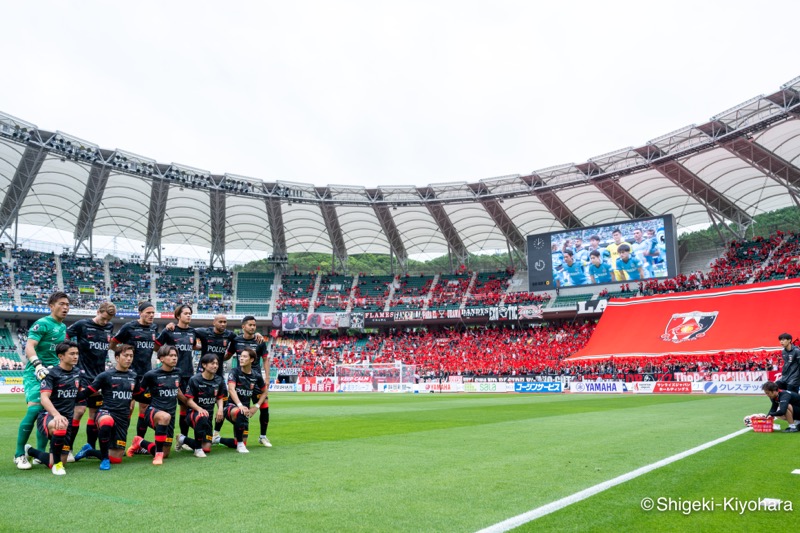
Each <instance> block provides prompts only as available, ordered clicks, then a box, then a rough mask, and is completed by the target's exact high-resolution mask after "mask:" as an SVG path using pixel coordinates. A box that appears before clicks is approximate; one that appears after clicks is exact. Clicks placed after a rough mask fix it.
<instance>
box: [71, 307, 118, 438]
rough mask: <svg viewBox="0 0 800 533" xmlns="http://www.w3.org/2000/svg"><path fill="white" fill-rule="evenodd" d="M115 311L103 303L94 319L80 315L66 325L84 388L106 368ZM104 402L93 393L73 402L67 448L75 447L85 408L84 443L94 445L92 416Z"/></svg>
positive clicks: (95, 436) (93, 417) (94, 431)
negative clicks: (86, 417)
mask: <svg viewBox="0 0 800 533" xmlns="http://www.w3.org/2000/svg"><path fill="white" fill-rule="evenodd" d="M116 314H117V308H116V306H115V305H114V304H113V303H111V302H103V303H101V304H100V307H98V308H97V315H96V316H95V317H94V318H83V319H81V320H78V321H77V322H75V323H74V324H72V325H71V326H70V327H68V328H67V338H68V339H69V340H71V341H75V342H76V343H78V351H79V352H80V358H79V359H78V366H79V367H80V369H81V370H83V374H82V378H83V380H84V381H83V383H81V387H82V388H84V389H85V388H86V387H87V386H89V384H90V383H91V382H92V381H94V378H96V377H97V376H98V375H99V374H100V373H102V372H105V370H106V359H108V345H109V343H110V342H111V332H112V330H113V329H114V326H113V325H112V324H111V319H113V318H114V316H115V315H116ZM101 405H103V398H102V396H100V395H97V394H94V395H92V396H89V397H88V398H86V399H85V400H84V401H79V402H78V403H77V404H76V405H75V414H74V415H73V419H72V427H71V428H70V432H69V448H68V449H69V450H72V449H73V448H74V446H75V437H76V436H77V435H78V430H79V429H80V425H81V418H83V413H84V412H86V408H87V407H88V408H89V420H87V421H86V442H87V443H88V444H90V445H91V447H92V448H94V447H95V446H96V444H97V426H96V425H95V416H96V415H97V409H98V408H99V407H100V406H101Z"/></svg>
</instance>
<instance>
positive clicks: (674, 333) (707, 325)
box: [661, 311, 719, 343]
mask: <svg viewBox="0 0 800 533" xmlns="http://www.w3.org/2000/svg"><path fill="white" fill-rule="evenodd" d="M717 315H719V311H710V312H705V313H704V312H702V311H691V312H689V313H675V314H674V315H672V318H670V319H669V322H668V323H667V326H666V327H665V328H664V334H663V335H661V340H663V341H667V342H674V343H679V342H685V341H693V340H697V339H700V338H703V337H705V336H706V332H707V331H708V330H709V329H711V326H713V325H714V322H716V320H717Z"/></svg>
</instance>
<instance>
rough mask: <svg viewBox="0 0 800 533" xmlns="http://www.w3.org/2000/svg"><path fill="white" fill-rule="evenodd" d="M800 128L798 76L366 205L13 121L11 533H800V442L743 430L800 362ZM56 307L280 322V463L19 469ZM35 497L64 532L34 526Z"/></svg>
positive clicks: (8, 213)
mask: <svg viewBox="0 0 800 533" xmlns="http://www.w3.org/2000/svg"><path fill="white" fill-rule="evenodd" d="M799 114H800V77H798V78H794V79H792V80H790V81H788V82H786V83H785V84H783V85H780V86H779V87H777V88H775V89H774V90H773V91H770V92H768V93H766V94H763V95H759V96H755V97H753V98H751V99H749V100H747V101H745V102H743V103H741V104H740V105H737V106H735V107H733V108H731V109H728V110H725V111H722V112H719V113H717V114H715V115H713V116H711V117H710V118H708V119H702V120H700V121H699V122H698V123H697V124H693V125H691V126H689V127H686V128H683V129H680V130H677V131H673V132H670V133H667V134H664V135H660V136H657V137H654V138H653V139H652V140H650V141H648V142H646V143H643V144H640V145H635V146H631V147H628V148H624V149H621V150H618V151H615V152H612V153H608V154H603V155H600V156H596V157H591V158H589V159H587V160H586V161H585V162H583V163H579V164H569V165H562V166H557V167H550V168H544V169H540V170H535V171H531V172H529V173H524V174H515V175H506V176H501V177H493V178H486V179H481V180H477V181H469V182H467V181H464V182H449V183H431V184H429V185H426V186H412V185H400V186H384V185H376V186H375V187H372V188H370V187H364V186H361V185H328V186H319V185H315V184H312V183H301V182H294V181H281V180H275V181H266V180H261V179H256V178H249V177H244V176H240V175H237V174H233V173H224V172H222V173H218V172H216V171H208V170H202V169H199V168H195V167H193V166H188V165H181V164H176V163H166V162H163V161H157V160H155V159H153V158H148V157H146V156H141V155H137V154H135V153H133V152H132V151H126V150H124V149H111V148H108V147H107V146H106V145H105V144H104V142H103V139H96V140H93V141H87V140H84V139H82V138H81V136H82V135H81V134H80V132H76V134H75V135H73V134H72V133H67V132H63V131H60V130H58V129H56V128H57V125H56V128H50V127H49V126H47V127H45V126H42V127H39V126H38V125H36V124H34V123H32V122H28V121H26V120H24V119H21V118H17V117H14V116H11V115H10V114H5V113H3V112H0V271H1V272H0V274H1V276H0V420H2V424H0V443H2V444H0V450H2V451H3V452H4V453H5V457H6V459H4V460H3V461H2V462H0V465H2V466H0V471H2V474H3V479H4V483H3V485H2V488H0V498H2V500H3V501H4V502H5V503H6V504H7V505H5V506H4V507H5V510H4V511H2V512H0V530H2V531H40V530H45V529H48V528H52V526H53V524H54V523H57V524H58V525H59V526H60V527H62V528H66V529H68V530H71V529H78V528H82V529H87V530H93V529H98V530H100V529H112V528H113V529H115V530H120V531H129V530H131V531H132V530H136V529H141V527H142V525H141V520H142V518H143V517H145V518H146V519H148V520H158V521H159V522H158V524H159V526H153V527H155V528H156V529H167V528H171V527H175V526H177V527H184V529H188V530H199V529H207V528H208V527H215V528H242V529H244V528H253V527H259V528H261V529H267V530H275V531H298V530H311V531H318V530H319V531H325V530H332V529H337V530H347V531H350V530H352V531H412V530H430V531H464V530H471V531H478V530H485V531H508V530H511V529H517V530H521V531H534V530H536V531H539V530H559V531H560V530H577V531H584V530H592V531H594V530H597V531H605V530H610V529H612V528H613V529H615V530H636V531H639V530H642V529H644V528H653V529H656V530H676V529H685V528H687V527H693V528H699V529H701V530H723V529H731V528H735V529H745V528H764V527H783V526H785V523H786V520H787V519H789V520H791V518H792V516H793V515H792V513H793V511H794V509H793V505H794V504H795V503H798V504H800V502H795V501H794V498H796V494H798V492H799V491H798V488H800V476H798V475H796V473H797V471H798V469H800V464H798V463H797V462H796V461H795V460H794V459H793V457H794V455H795V450H796V447H797V443H796V442H787V441H794V440H796V437H795V436H793V435H784V434H783V431H782V430H783V429H784V428H786V427H787V425H786V423H785V422H778V421H777V420H776V421H775V422H776V423H778V425H779V426H780V430H778V429H775V428H774V426H770V428H769V429H770V430H772V431H770V432H763V433H762V432H761V431H758V432H756V431H752V429H751V428H750V427H743V426H742V418H743V417H744V416H746V415H750V414H751V413H759V412H764V411H766V410H767V409H766V408H767V406H768V404H767V399H766V398H765V396H764V393H763V391H762V388H761V385H762V384H763V383H764V382H766V381H776V380H779V379H780V377H781V375H782V372H783V364H784V362H783V359H782V358H781V348H780V344H779V342H778V335H779V334H781V333H783V332H788V333H790V334H791V335H792V338H793V339H795V340H794V344H795V345H797V344H800V342H798V340H797V337H798V336H799V335H798V333H797V324H796V313H794V312H793V309H794V308H795V307H796V305H797V304H796V302H797V301H798V296H800V294H798V291H800V283H798V280H800V215H799V214H798V213H800V209H798V207H800V121H798V115H799ZM51 130H52V131H51ZM95 141H96V142H95ZM31 228H34V230H33V231H32V230H31ZM615 233H618V234H620V236H621V239H622V240H621V241H620V240H617V242H615V237H614V234H615ZM31 235H32V236H33V237H31ZM643 235H644V236H645V238H646V240H644V241H643V240H641V239H642V237H643ZM576 239H580V240H582V242H583V244H585V245H586V246H585V247H582V244H580V243H576ZM617 239H619V238H617ZM592 240H597V241H598V242H599V244H600V246H599V247H598V248H597V249H598V251H599V252H600V253H598V254H597V255H598V257H599V260H598V261H599V262H598V264H608V265H609V266H608V267H607V269H606V272H605V274H603V275H605V276H606V277H601V273H600V272H601V270H597V271H594V270H592V269H591V266H592V263H591V259H590V255H591V254H590V252H591V251H593V249H592V248H591V245H589V244H588V243H589V242H590V241H592ZM620 243H622V245H625V246H627V248H628V249H632V250H633V251H632V253H631V255H632V257H633V261H634V262H635V267H632V268H631V269H629V270H626V268H627V263H628V261H629V260H628V259H625V257H626V256H623V255H622V254H623V253H627V251H626V250H625V248H620V246H621V244H620ZM642 243H645V244H642ZM581 252H583V255H580V254H581ZM567 256H568V257H567ZM579 257H580V258H582V259H578V258H579ZM617 257H620V259H617ZM576 259H577V262H575V261H576ZM368 264H371V265H373V266H374V270H366V271H364V270H362V268H364V265H368ZM573 264H576V265H578V266H577V267H573ZM55 291H64V292H66V293H67V294H69V296H70V299H71V304H72V305H71V309H70V313H69V315H68V317H67V319H66V320H65V323H66V324H67V325H70V324H72V323H74V322H75V321H76V320H78V319H82V318H92V317H94V316H95V315H96V314H97V313H98V308H99V307H100V305H101V304H102V303H103V302H105V301H112V302H114V303H115V305H116V307H117V312H116V317H115V318H114V319H113V321H112V324H113V329H114V331H115V332H117V331H118V330H119V328H120V326H121V325H122V324H124V323H126V322H130V321H133V320H136V318H137V317H139V312H140V310H141V307H140V302H152V304H153V306H154V308H155V320H156V323H157V324H158V325H159V330H161V329H162V328H163V327H164V326H165V325H166V324H168V323H169V322H175V320H176V318H177V315H176V314H174V309H176V307H180V306H186V305H188V306H189V307H190V308H191V310H192V326H194V327H198V328H199V327H206V326H210V325H212V322H213V320H214V319H215V316H217V315H220V314H223V315H226V316H227V319H228V328H229V329H231V330H235V332H236V333H239V332H240V330H241V328H240V324H241V323H242V320H243V319H244V318H245V317H254V319H255V320H256V322H257V324H258V331H259V333H261V334H262V335H263V336H264V339H265V342H266V343H267V350H268V353H269V360H270V362H271V364H270V370H269V373H268V375H267V376H266V377H267V378H268V379H269V382H270V384H269V392H270V393H271V394H270V395H271V396H272V398H271V400H272V411H273V412H272V422H271V426H270V439H271V440H272V442H273V443H274V447H270V448H261V447H257V446H255V445H253V446H252V447H251V453H249V454H248V455H247V456H243V455H237V454H236V453H235V452H234V451H233V450H227V449H224V448H223V447H216V446H215V447H214V449H213V452H212V453H211V454H210V455H209V456H208V457H205V458H203V459H201V460H197V459H195V458H194V457H191V453H185V452H184V453H180V454H179V453H177V451H176V453H175V454H174V455H173V457H171V458H168V459H166V460H165V464H164V465H163V467H161V468H154V467H153V466H151V465H150V462H149V460H147V459H145V458H142V457H137V456H133V457H130V458H129V459H125V460H124V461H123V463H122V464H119V465H117V464H115V465H114V466H113V468H112V469H111V472H102V473H101V472H98V471H97V464H98V463H97V462H96V461H90V460H85V461H82V462H78V463H74V464H68V465H66V469H67V471H68V472H69V474H68V475H67V476H66V477H65V478H63V479H53V476H51V475H50V474H49V472H48V471H47V470H46V469H44V468H42V467H36V466H34V468H32V469H31V471H29V472H20V471H18V470H17V469H16V468H15V467H14V465H13V464H12V462H11V461H10V460H9V459H10V458H11V455H12V454H11V450H12V449H13V443H14V440H15V438H16V435H17V425H18V424H19V419H20V418H21V416H22V415H23V413H24V410H25V407H24V398H23V396H22V393H23V390H22V389H23V387H22V383H23V374H24V371H23V368H24V365H25V362H26V358H25V355H24V347H25V344H26V341H27V335H28V333H29V328H30V327H31V326H32V324H33V323H34V321H36V320H37V319H39V318H41V317H42V316H45V315H47V314H49V313H50V308H49V307H48V305H47V300H48V297H49V296H50V294H51V293H53V292H55ZM201 355H203V354H202V353H200V352H196V353H195V364H197V360H198V359H199V357H200V356H201ZM235 361H236V359H235V358H234V359H231V361H230V362H228V363H227V364H226V370H230V369H231V365H233V366H234V367H235V364H236V363H235ZM110 362H111V359H109V364H110ZM135 416H136V415H135V414H134V417H135ZM84 423H85V422H84ZM255 425H257V423H256V422H255V418H254V420H253V422H251V435H253V434H255V427H254V426H255ZM231 434H232V428H231V425H230V424H227V425H226V426H225V429H224V430H223V436H224V437H225V436H230V435H231ZM129 438H130V435H129ZM251 439H252V441H254V440H255V439H254V438H253V437H252V436H251ZM33 441H35V437H34V436H31V442H33ZM85 441H86V440H85V433H84V432H83V428H81V430H80V433H79V434H78V437H77V440H76V442H77V444H78V446H80V445H81V444H82V443H84V442H85ZM252 441H251V442H252ZM766 457H775V458H778V459H777V460H775V461H770V462H768V463H765V459H764V458H766ZM784 458H788V459H784ZM199 461H202V463H200V462H199ZM198 466H199V468H198ZM793 471H794V472H793ZM218 480H219V481H218ZM220 481H221V483H220ZM212 484H213V486H209V487H205V486H204V485H212ZM228 485H231V486H228ZM189 487H199V488H200V490H197V493H198V494H202V496H201V497H206V498H209V499H210V501H209V505H208V506H207V507H206V506H204V509H203V510H202V511H200V510H199V509H198V508H197V502H195V500H194V499H193V497H192V498H189V497H184V496H183V495H180V496H178V494H177V493H178V492H189V491H191V490H192V489H190V488H189ZM187 489H188V490H187ZM212 491H213V492H212ZM217 492H218V493H219V494H217ZM154 494H155V495H158V494H164V495H165V496H166V498H163V501H162V500H156V503H157V505H158V506H159V507H154V506H153V502H154V499H153V498H154V496H153V495H154ZM34 495H36V497H37V498H42V500H41V502H53V503H54V504H57V505H58V509H59V513H58V516H55V517H54V516H48V515H46V514H44V513H42V514H39V513H31V512H28V511H22V510H25V509H30V503H29V502H30V501H31V498H32V497H33V496H34ZM167 495H168V496H167ZM173 495H174V496H177V498H183V499H184V500H185V504H179V503H177V502H173V499H177V498H174V496H173ZM192 496H194V495H193V494H192ZM37 501H39V500H37ZM80 502H87V503H88V504H90V505H91V514H92V520H93V521H92V522H87V518H86V515H87V513H86V507H85V506H83V505H82V504H81V503H80ZM201 505H202V504H201ZM156 513H158V516H156ZM54 519H55V522H54ZM172 521H174V524H173V523H172ZM161 524H163V525H161Z"/></svg>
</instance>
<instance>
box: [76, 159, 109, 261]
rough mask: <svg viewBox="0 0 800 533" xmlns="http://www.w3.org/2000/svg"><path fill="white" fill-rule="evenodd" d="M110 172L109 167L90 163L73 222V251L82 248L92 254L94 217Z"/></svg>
mask: <svg viewBox="0 0 800 533" xmlns="http://www.w3.org/2000/svg"><path fill="white" fill-rule="evenodd" d="M110 174H111V167H108V166H106V165H104V164H102V163H97V162H95V163H92V168H91V169H90V170H89V180H88V181H87V182H86V191H84V193H83V202H82V203H81V211H80V213H78V222H77V223H76V224H75V233H74V238H75V247H74V248H73V253H78V251H79V250H80V249H81V248H82V249H83V251H84V252H86V253H88V254H89V255H92V230H93V228H94V219H95V217H96V216H97V210H98V209H100V202H101V201H102V200H103V193H105V191H106V185H107V184H108V176H109V175H110Z"/></svg>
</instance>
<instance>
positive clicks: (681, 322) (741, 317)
mask: <svg viewBox="0 0 800 533" xmlns="http://www.w3.org/2000/svg"><path fill="white" fill-rule="evenodd" d="M798 302H800V283H798V282H797V281H788V282H787V281H779V282H767V283H756V284H752V285H743V286H738V287H725V288H721V289H709V290H704V291H695V292H688V293H674V294H663V295H658V296H647V297H643V298H630V299H626V300H611V301H610V302H608V307H607V308H606V310H605V312H604V313H603V315H602V317H601V318H600V321H599V322H598V324H597V328H596V329H595V331H594V333H593V334H592V337H591V339H589V342H588V344H587V345H586V347H585V348H583V349H582V350H580V351H578V352H577V353H576V354H575V355H573V356H571V357H569V359H607V358H610V357H659V356H662V355H668V354H676V355H692V354H696V355H702V354H714V353H719V352H723V351H724V352H749V351H777V350H779V349H780V344H779V342H778V335H780V334H781V333H784V332H787V333H790V334H791V335H792V336H797V334H798V332H797V313H796V312H795V311H794V310H795V309H796V308H797V303H798Z"/></svg>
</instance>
